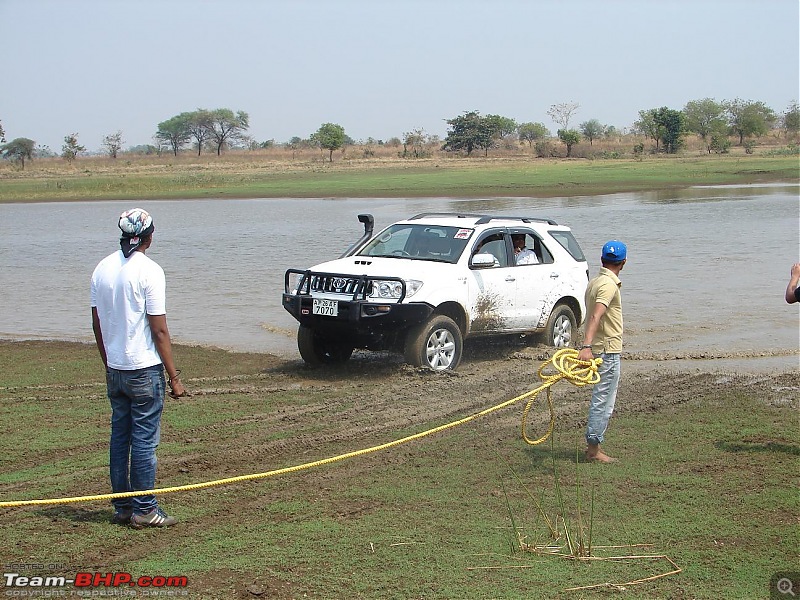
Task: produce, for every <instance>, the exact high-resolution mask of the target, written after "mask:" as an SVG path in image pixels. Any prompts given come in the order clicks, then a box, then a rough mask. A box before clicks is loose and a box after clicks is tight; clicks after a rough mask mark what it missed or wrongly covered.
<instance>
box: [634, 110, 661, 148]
mask: <svg viewBox="0 0 800 600" xmlns="http://www.w3.org/2000/svg"><path fill="white" fill-rule="evenodd" d="M656 112H657V111H656V109H655V108H651V109H650V110H640V111H639V120H638V121H635V122H634V123H633V127H634V128H635V129H636V131H638V132H639V133H641V134H642V135H644V136H645V137H647V138H650V139H652V140H653V141H655V143H656V152H658V145H659V143H660V141H661V126H660V125H659V123H658V121H657V120H656Z"/></svg>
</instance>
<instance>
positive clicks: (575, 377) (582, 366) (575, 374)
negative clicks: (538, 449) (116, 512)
mask: <svg viewBox="0 0 800 600" xmlns="http://www.w3.org/2000/svg"><path fill="white" fill-rule="evenodd" d="M577 357H578V352H577V351H576V350H573V349H571V348H562V349H561V350H558V351H557V352H556V353H555V354H554V355H553V357H552V358H551V359H549V360H548V361H546V362H544V363H543V364H542V365H541V367H539V373H538V374H539V378H540V379H541V380H542V381H543V382H544V383H543V384H542V385H540V386H539V387H537V388H536V389H534V390H531V391H529V392H525V393H524V394H522V395H520V396H517V397H515V398H512V399H511V400H507V401H505V402H502V403H500V404H497V405H496V406H492V407H490V408H487V409H485V410H482V411H480V412H478V413H475V414H473V415H470V416H467V417H464V418H463V419H458V420H457V421H453V422H451V423H446V424H445V425H440V426H438V427H434V428H433V429H428V430H426V431H421V432H420V433H415V434H413V435H409V436H406V437H404V438H400V439H397V440H394V441H391V442H387V443H385V444H379V445H377V446H372V447H370V448H364V449H363V450H355V451H353V452H347V453H345V454H340V455H338V456H332V457H330V458H324V459H321V460H315V461H313V462H308V463H303V464H300V465H295V466H293V467H284V468H282V469H275V470H274V471H266V472H264V473H254V474H252V475H239V476H237V477H227V478H225V479H217V480H215V481H206V482H203V483H193V484H189V485H179V486H174V487H167V488H157V489H152V490H139V491H135V492H118V493H114V494H96V495H94V496H72V497H68V498H49V499H41V500H17V501H4V502H0V508H12V507H17V506H41V505H53V504H70V503H75V502H92V501H96V500H113V499H115V498H132V497H134V496H144V495H149V494H172V493H175V492H188V491H191V490H200V489H204V488H210V487H216V486H219V485H227V484H229V483H238V482H240V481H252V480H254V479H264V478H266V477H274V476H276V475H284V474H286V473H294V472H296V471H302V470H305V469H311V468H313V467H321V466H323V465H329V464H331V463H335V462H338V461H340V460H345V459H348V458H354V457H356V456H362V455H364V454H370V453H372V452H378V451H379V450H386V449H388V448H393V447H394V446H399V445H400V444H405V443H406V442H411V441H413V440H418V439H420V438H423V437H426V436H429V435H433V434H434V433H439V432H440V431H444V430H446V429H450V428H452V427H457V426H459V425H463V424H465V423H469V422H470V421H473V420H475V419H477V418H479V417H483V416H485V415H488V414H490V413H492V412H495V411H498V410H500V409H502V408H505V407H506V406H510V405H511V404H514V403H515V402H517V401H519V400H523V399H525V398H530V400H528V403H527V404H526V406H525V410H524V412H523V415H522V437H523V438H524V439H525V441H526V442H528V443H529V444H540V443H541V442H543V441H544V440H546V439H547V438H548V437H549V436H550V434H551V433H552V432H553V428H554V425H555V411H554V410H553V401H552V399H551V397H550V388H551V387H552V386H553V384H555V383H556V382H558V381H560V380H561V379H566V380H567V381H569V382H570V383H573V384H574V385H577V386H585V385H590V384H593V383H596V382H597V381H598V379H599V377H598V375H597V365H598V364H599V363H600V359H599V358H598V359H594V360H592V361H590V362H584V361H579V360H578V358H577ZM548 365H552V367H553V368H554V369H555V371H556V372H555V373H552V374H545V372H544V371H545V368H546V367H547V366H548ZM544 389H546V390H547V401H548V404H549V407H550V426H549V428H548V430H547V433H546V434H545V435H544V436H542V437H541V438H539V439H538V440H535V441H531V440H529V439H528V437H527V435H526V434H525V419H526V417H527V414H528V411H529V410H530V408H531V406H532V405H533V402H534V400H535V399H536V396H537V395H538V394H539V392H541V391H542V390H544Z"/></svg>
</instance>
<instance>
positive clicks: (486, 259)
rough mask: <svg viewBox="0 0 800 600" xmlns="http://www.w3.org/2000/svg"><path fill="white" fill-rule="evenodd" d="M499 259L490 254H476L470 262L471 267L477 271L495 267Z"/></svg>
mask: <svg viewBox="0 0 800 600" xmlns="http://www.w3.org/2000/svg"><path fill="white" fill-rule="evenodd" d="M496 262H497V259H496V258H495V257H494V254H489V253H488V252H481V253H479V254H475V255H474V256H473V257H472V258H471V259H470V261H469V264H470V266H471V267H474V268H476V269H486V268H488V267H493V266H495V264H496Z"/></svg>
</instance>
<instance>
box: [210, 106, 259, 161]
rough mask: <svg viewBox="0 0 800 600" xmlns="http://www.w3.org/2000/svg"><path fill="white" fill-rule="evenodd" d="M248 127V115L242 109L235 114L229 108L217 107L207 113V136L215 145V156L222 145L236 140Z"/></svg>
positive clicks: (220, 151)
mask: <svg viewBox="0 0 800 600" xmlns="http://www.w3.org/2000/svg"><path fill="white" fill-rule="evenodd" d="M249 127H250V117H249V116H248V114H247V113H246V112H244V111H243V110H240V111H238V112H237V113H236V114H234V113H233V111H232V110H231V109H229V108H217V109H216V110H212V111H211V112H210V113H209V121H208V125H207V129H208V137H209V139H210V140H213V142H214V143H215V144H216V145H217V156H219V155H220V154H222V147H223V146H225V145H230V144H231V142H234V141H237V140H238V139H239V138H240V137H241V136H242V135H243V134H244V132H245V131H247V129H248V128H249Z"/></svg>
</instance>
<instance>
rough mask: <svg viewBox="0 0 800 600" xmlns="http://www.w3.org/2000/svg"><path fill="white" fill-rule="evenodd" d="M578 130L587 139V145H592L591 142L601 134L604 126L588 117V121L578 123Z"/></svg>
mask: <svg viewBox="0 0 800 600" xmlns="http://www.w3.org/2000/svg"><path fill="white" fill-rule="evenodd" d="M579 127H580V130H581V133H582V134H583V137H585V138H586V139H587V140H589V145H590V146H591V145H592V142H593V141H594V140H596V139H597V138H599V137H601V136H602V135H603V132H604V131H605V127H603V125H601V124H600V121H598V120H597V119H589V120H588V121H584V122H583V123H581V124H580V126H579Z"/></svg>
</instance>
